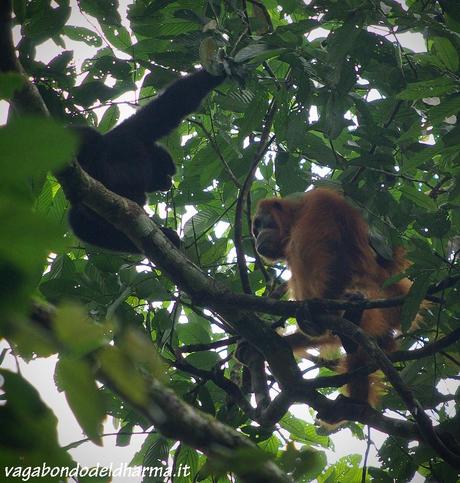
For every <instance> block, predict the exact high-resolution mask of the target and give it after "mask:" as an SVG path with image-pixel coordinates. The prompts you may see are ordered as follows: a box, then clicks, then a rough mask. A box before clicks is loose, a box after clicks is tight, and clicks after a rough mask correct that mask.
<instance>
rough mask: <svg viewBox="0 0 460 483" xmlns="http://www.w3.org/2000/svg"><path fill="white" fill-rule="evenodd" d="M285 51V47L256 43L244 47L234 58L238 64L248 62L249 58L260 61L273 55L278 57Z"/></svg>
mask: <svg viewBox="0 0 460 483" xmlns="http://www.w3.org/2000/svg"><path fill="white" fill-rule="evenodd" d="M285 51H286V49H284V48H278V49H274V48H272V47H270V46H269V45H267V44H259V43H255V44H251V45H248V46H246V47H243V48H242V49H241V50H240V51H238V52H237V54H236V55H235V58H234V60H235V62H237V63H238V64H241V63H243V62H247V61H248V60H251V61H258V62H259V63H260V62H262V61H264V60H266V59H270V58H271V57H276V56H278V55H280V54H282V53H283V52H285Z"/></svg>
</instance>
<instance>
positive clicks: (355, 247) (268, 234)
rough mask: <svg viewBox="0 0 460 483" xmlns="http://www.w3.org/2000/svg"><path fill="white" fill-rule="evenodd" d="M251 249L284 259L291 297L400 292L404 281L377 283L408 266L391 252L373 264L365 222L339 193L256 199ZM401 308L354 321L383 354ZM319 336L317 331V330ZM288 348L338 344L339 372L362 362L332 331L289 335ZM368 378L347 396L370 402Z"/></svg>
mask: <svg viewBox="0 0 460 483" xmlns="http://www.w3.org/2000/svg"><path fill="white" fill-rule="evenodd" d="M253 234H254V237H255V238H256V249H257V252H258V253H259V254H260V255H261V256H262V257H263V258H264V259H267V260H269V261H275V260H285V261H286V262H287V265H288V267H289V269H290V271H291V274H292V277H291V279H290V281H289V288H290V292H291V294H292V297H293V298H294V299H295V300H306V299H313V298H331V299H334V298H335V299H337V298H343V297H344V296H347V294H350V293H353V292H354V293H359V294H362V295H363V296H365V297H367V298H369V299H375V298H388V297H394V296H396V295H403V294H406V293H407V292H408V290H409V288H410V285H411V282H410V281H409V280H408V279H403V280H400V281H399V282H396V283H394V284H392V285H390V286H388V287H385V288H384V287H383V283H384V281H385V280H387V279H388V278H389V277H391V276H392V275H394V274H396V273H399V272H401V271H402V270H404V268H405V267H407V265H408V264H407V261H406V260H405V258H404V251H403V250H402V249H401V248H397V249H395V250H394V253H393V260H392V261H385V260H379V259H378V257H377V254H376V253H375V251H374V250H373V249H372V247H371V246H370V244H369V230H368V225H367V223H366V222H365V221H364V219H363V217H362V216H361V214H360V213H359V211H358V210H357V209H355V208H354V207H353V206H351V205H350V204H349V203H348V202H347V201H346V200H345V198H344V197H343V196H342V195H341V194H340V193H338V192H335V191H332V190H330V189H324V188H317V189H314V190H311V191H308V192H306V193H305V194H303V195H302V196H300V197H298V198H292V199H291V198H285V199H280V198H274V199H266V200H262V201H261V202H260V203H259V205H258V208H257V213H256V215H255V217H254V220H253ZM400 312H401V309H400V307H395V308H388V309H371V310H366V311H364V313H362V314H360V317H358V320H356V321H355V322H356V323H358V324H359V325H360V327H361V328H362V329H363V330H364V331H365V332H367V333H368V334H370V335H372V336H374V337H375V338H376V339H377V341H378V343H379V345H380V347H382V349H384V350H385V351H387V352H391V351H393V350H395V340H394V339H395V333H396V331H397V330H398V329H399V328H400ZM320 332H321V331H320ZM288 340H289V341H290V343H291V345H292V346H297V347H294V348H299V347H298V346H299V344H305V343H306V341H307V340H310V344H308V345H309V346H321V345H324V344H335V345H338V344H341V343H342V345H343V346H344V348H345V349H346V352H347V356H346V359H345V364H344V365H345V368H346V370H347V371H352V370H355V369H357V368H358V367H360V366H363V365H365V364H366V363H368V362H369V359H368V357H367V355H366V354H365V352H364V351H362V350H361V348H360V347H359V346H357V345H356V344H354V343H353V342H352V341H345V340H344V339H343V338H342V340H340V339H339V338H338V337H337V336H334V335H333V334H331V333H325V334H324V335H320V336H319V337H316V338H314V339H313V343H311V338H308V339H307V338H306V337H302V336H301V335H300V334H293V336H292V337H289V336H288ZM376 385H377V384H376V381H375V378H372V377H370V378H369V377H367V376H363V377H362V378H361V377H360V378H355V379H353V381H352V382H351V383H350V384H349V385H348V388H347V389H348V395H349V396H350V397H351V398H353V399H357V400H361V401H368V402H369V403H370V404H371V405H375V404H376V403H377V400H378V394H377V391H376V387H375V386H376Z"/></svg>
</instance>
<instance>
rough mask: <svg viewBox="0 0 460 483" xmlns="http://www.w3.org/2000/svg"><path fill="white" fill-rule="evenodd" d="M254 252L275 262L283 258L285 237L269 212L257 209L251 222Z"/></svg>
mask: <svg viewBox="0 0 460 483" xmlns="http://www.w3.org/2000/svg"><path fill="white" fill-rule="evenodd" d="M252 234H253V235H254V238H255V239H256V250H257V253H258V254H259V255H261V256H262V257H263V258H265V259H267V260H270V261H275V260H280V259H282V258H284V256H285V255H284V246H285V244H286V240H285V236H284V235H283V233H282V230H281V229H280V227H279V226H278V223H277V221H276V219H275V217H274V216H273V214H272V213H271V211H269V210H265V209H259V210H258V211H257V213H256V216H255V217H254V219H253V222H252Z"/></svg>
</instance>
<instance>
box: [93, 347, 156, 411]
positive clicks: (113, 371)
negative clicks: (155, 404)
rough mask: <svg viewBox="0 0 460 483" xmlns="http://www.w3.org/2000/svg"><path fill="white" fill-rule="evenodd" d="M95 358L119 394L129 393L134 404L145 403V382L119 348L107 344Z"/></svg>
mask: <svg viewBox="0 0 460 483" xmlns="http://www.w3.org/2000/svg"><path fill="white" fill-rule="evenodd" d="M97 358H98V360H99V362H100V364H101V368H102V370H103V371H104V373H105V374H106V375H107V377H109V378H110V381H111V383H112V384H113V385H114V386H115V388H116V389H117V390H118V391H120V393H121V394H129V397H130V399H131V400H132V401H134V402H135V403H136V404H140V405H144V404H146V402H147V383H146V381H145V380H144V378H143V377H142V376H141V375H140V374H139V372H137V370H136V368H135V367H134V365H133V364H132V363H131V361H130V360H129V359H128V358H127V357H126V356H125V355H124V354H123V353H122V352H121V351H120V350H119V349H117V348H115V347H110V346H107V347H105V348H104V349H103V350H101V351H99V352H98V354H97Z"/></svg>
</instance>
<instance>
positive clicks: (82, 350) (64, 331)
mask: <svg viewBox="0 0 460 483" xmlns="http://www.w3.org/2000/svg"><path fill="white" fill-rule="evenodd" d="M60 283H62V282H60ZM53 324H54V328H55V331H56V335H57V337H58V338H59V340H60V341H61V342H62V343H63V344H65V346H66V348H67V349H68V350H70V351H71V352H72V353H73V354H75V355H84V354H88V353H89V352H91V351H93V350H95V349H96V348H98V347H100V346H101V345H103V344H104V343H105V341H106V332H108V328H107V327H106V326H104V325H100V324H95V323H93V322H91V321H90V319H89V318H88V316H87V315H86V313H85V311H84V310H83V309H82V308H81V307H80V306H77V305H70V304H67V305H61V306H60V307H59V309H58V310H57V312H56V316H55V318H54V319H53Z"/></svg>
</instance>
